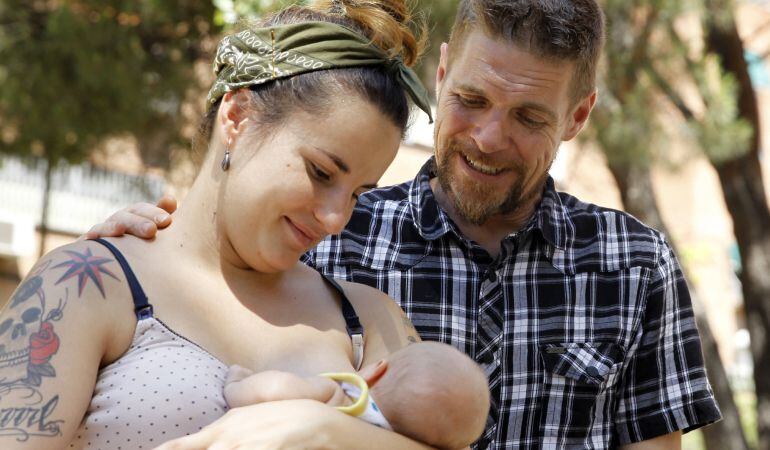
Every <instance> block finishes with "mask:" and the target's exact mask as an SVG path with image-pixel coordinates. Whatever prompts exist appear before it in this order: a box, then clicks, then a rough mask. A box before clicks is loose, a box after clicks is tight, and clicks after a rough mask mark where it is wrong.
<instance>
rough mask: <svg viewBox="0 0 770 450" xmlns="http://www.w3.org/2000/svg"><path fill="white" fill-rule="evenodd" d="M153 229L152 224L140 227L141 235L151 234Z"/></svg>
mask: <svg viewBox="0 0 770 450" xmlns="http://www.w3.org/2000/svg"><path fill="white" fill-rule="evenodd" d="M153 228H154V227H153V225H152V224H149V223H146V224H144V225H142V233H151V232H152V229H153Z"/></svg>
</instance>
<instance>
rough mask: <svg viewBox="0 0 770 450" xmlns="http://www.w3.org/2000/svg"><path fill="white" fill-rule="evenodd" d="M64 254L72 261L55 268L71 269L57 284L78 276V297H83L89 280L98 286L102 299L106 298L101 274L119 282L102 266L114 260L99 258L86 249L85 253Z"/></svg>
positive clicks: (70, 252) (69, 252) (68, 251)
mask: <svg viewBox="0 0 770 450" xmlns="http://www.w3.org/2000/svg"><path fill="white" fill-rule="evenodd" d="M64 252H65V253H67V254H68V255H70V256H71V257H72V259H70V260H69V261H64V262H63V263H61V264H57V265H55V266H53V268H54V269H57V268H59V267H64V266H69V268H68V269H67V271H66V272H65V273H64V275H62V276H61V278H59V280H58V281H56V284H59V283H61V282H62V281H66V280H69V279H70V278H72V277H74V276H75V275H77V277H78V297H80V296H82V295H83V288H85V286H86V283H87V282H88V280H91V281H93V282H94V284H95V285H96V288H97V289H99V292H100V293H101V294H102V298H106V297H105V295H104V284H103V281H102V275H101V274H105V275H108V276H110V277H112V278H113V279H115V280H117V279H118V277H116V276H115V274H113V273H112V272H110V271H109V270H108V269H106V268H104V267H102V266H103V265H104V264H107V263H109V262H112V260H111V259H109V258H101V257H98V256H94V255H93V254H92V253H91V249H86V252H85V253H78V252H74V251H70V250H65V251H64Z"/></svg>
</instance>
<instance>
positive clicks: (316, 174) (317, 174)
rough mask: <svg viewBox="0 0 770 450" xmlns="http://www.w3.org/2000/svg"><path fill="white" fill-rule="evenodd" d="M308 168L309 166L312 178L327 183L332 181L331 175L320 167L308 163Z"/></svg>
mask: <svg viewBox="0 0 770 450" xmlns="http://www.w3.org/2000/svg"><path fill="white" fill-rule="evenodd" d="M307 166H308V172H309V173H310V176H311V177H313V178H315V179H316V180H318V181H323V182H327V181H330V180H331V179H332V176H331V174H330V173H328V172H326V171H325V170H323V169H322V168H320V167H319V166H318V165H316V164H313V163H312V162H309V161H308V163H307Z"/></svg>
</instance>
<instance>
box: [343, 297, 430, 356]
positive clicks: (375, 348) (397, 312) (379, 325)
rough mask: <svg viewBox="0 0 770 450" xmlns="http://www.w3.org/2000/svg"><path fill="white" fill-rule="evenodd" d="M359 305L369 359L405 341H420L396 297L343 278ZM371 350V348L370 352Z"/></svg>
mask: <svg viewBox="0 0 770 450" xmlns="http://www.w3.org/2000/svg"><path fill="white" fill-rule="evenodd" d="M340 285H341V286H342V288H343V289H344V290H345V293H346V294H347V296H348V298H349V299H350V302H351V303H352V304H353V307H354V308H355V309H356V312H357V313H358V315H359V317H360V318H361V322H362V324H363V326H364V330H365V333H366V341H367V345H368V346H369V347H370V348H369V349H368V350H367V355H366V359H365V363H366V361H367V360H369V359H372V357H373V358H376V359H379V358H382V357H383V356H384V355H385V354H389V353H392V352H394V351H396V350H398V349H400V348H403V347H404V346H406V345H409V344H411V343H414V342H419V341H420V336H419V334H417V330H415V328H414V326H413V325H412V321H411V320H409V318H408V317H407V315H406V314H405V313H404V311H403V310H402V309H401V307H400V306H398V303H396V301H395V300H393V299H392V298H391V297H389V296H388V295H386V294H385V293H383V292H381V291H379V290H377V289H375V288H373V287H370V286H366V285H363V284H359V283H351V282H340ZM370 350H371V352H370Z"/></svg>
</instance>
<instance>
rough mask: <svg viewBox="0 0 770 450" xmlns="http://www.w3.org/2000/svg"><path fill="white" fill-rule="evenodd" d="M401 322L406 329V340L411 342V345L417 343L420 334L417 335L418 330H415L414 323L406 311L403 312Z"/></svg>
mask: <svg viewBox="0 0 770 450" xmlns="http://www.w3.org/2000/svg"><path fill="white" fill-rule="evenodd" d="M401 322H402V323H403V324H404V329H406V340H407V341H409V343H410V344H414V343H415V342H417V336H419V333H417V330H416V329H415V328H414V325H413V324H412V321H411V320H410V319H409V317H408V316H407V315H406V313H405V312H404V311H401Z"/></svg>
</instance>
